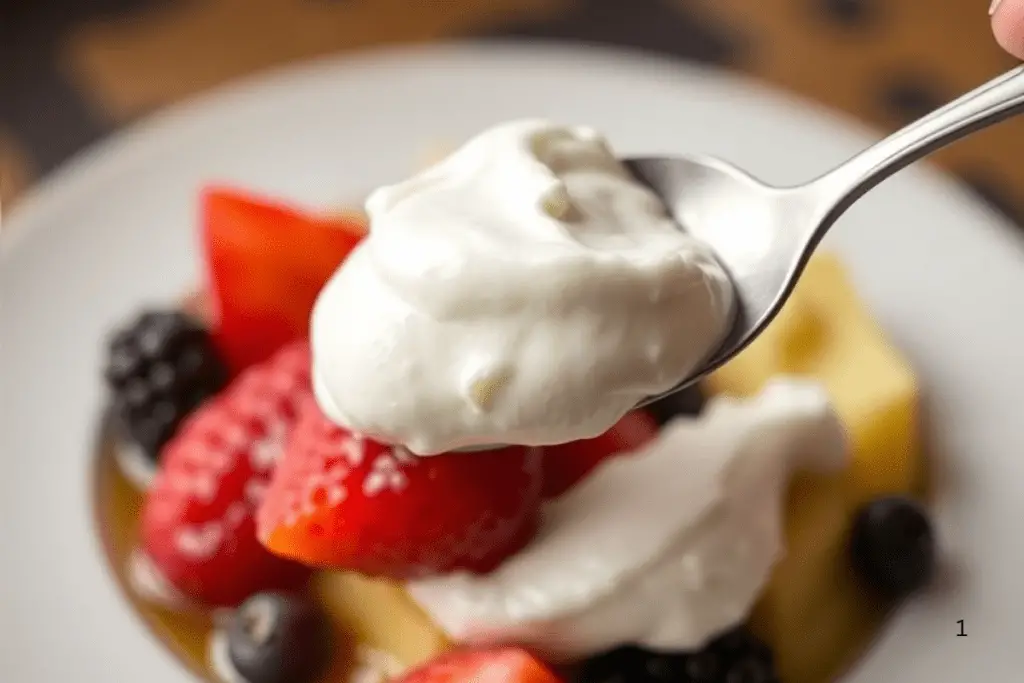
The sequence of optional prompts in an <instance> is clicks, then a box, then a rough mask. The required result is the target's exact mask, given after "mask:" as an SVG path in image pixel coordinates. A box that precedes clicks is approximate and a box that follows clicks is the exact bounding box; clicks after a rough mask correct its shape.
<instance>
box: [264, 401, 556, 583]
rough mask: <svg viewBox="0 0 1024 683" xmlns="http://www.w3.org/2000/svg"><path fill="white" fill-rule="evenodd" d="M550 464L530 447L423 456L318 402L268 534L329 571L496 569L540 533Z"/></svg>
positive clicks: (296, 442)
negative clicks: (345, 424)
mask: <svg viewBox="0 0 1024 683" xmlns="http://www.w3.org/2000/svg"><path fill="white" fill-rule="evenodd" d="M542 458H543V453H542V451H541V450H540V449H537V448H527V447H509V448H503V449H500V450H495V451H480V452H472V453H461V452H457V453H446V454H442V455H435V456H430V457H428V458H417V457H416V456H414V455H412V454H411V453H409V452H408V451H407V450H405V449H404V448H401V447H392V446H386V445H383V444H380V443H377V442H375V441H371V440H369V439H366V438H363V437H360V436H357V435H354V434H352V433H351V432H349V431H347V430H345V429H343V428H341V427H338V426H337V425H335V424H333V423H332V422H331V421H330V420H328V419H327V418H326V417H325V416H324V415H323V413H322V412H320V409H319V408H318V407H317V406H316V404H315V402H313V401H310V402H309V403H308V405H307V406H306V408H305V409H304V410H303V413H302V416H301V417H300V418H299V424H298V425H297V426H296V428H295V432H294V434H293V437H292V440H291V442H290V443H289V446H288V449H287V451H286V453H285V454H284V456H283V457H282V459H281V463H280V465H279V466H278V468H277V471H276V472H275V473H274V476H273V478H272V480H271V484H270V488H269V489H268V491H267V495H266V497H265V498H264V500H263V504H262V505H261V506H260V509H259V512H258V514H257V529H258V533H259V537H260V540H261V541H262V542H263V544H264V545H265V546H266V547H267V548H268V549H270V550H271V552H274V553H277V554H278V555H281V556H282V557H287V558H291V559H295V560H298V561H300V562H303V563H305V564H309V565H314V566H317V567H326V568H331V569H349V570H354V571H358V572H361V573H363V574H369V575H380V576H390V577H393V578H400V579H403V578H412V577H418V576H424V575H429V574H434V573H442V572H448V571H452V570H456V569H467V570H470V571H477V572H486V571H489V570H490V569H493V568H494V567H495V566H497V564H498V563H499V562H500V561H501V560H503V559H504V558H506V557H508V556H509V555H511V554H512V553H514V552H515V551H517V550H518V549H519V548H521V547H522V546H523V545H525V544H526V542H527V541H528V540H529V538H530V536H531V535H532V533H533V531H534V529H535V524H536V520H537V512H538V509H539V505H540V493H541V484H542V482H541V477H542V472H541V465H542Z"/></svg>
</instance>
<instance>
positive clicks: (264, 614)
mask: <svg viewBox="0 0 1024 683" xmlns="http://www.w3.org/2000/svg"><path fill="white" fill-rule="evenodd" d="M227 641H228V656H229V657H230V658H231V664H232V665H233V666H234V667H235V670H236V671H237V672H238V674H239V675H240V676H242V678H244V679H245V680H246V681H248V682H249V683H307V682H308V681H312V680H314V679H315V678H316V677H317V676H318V675H319V674H320V673H321V672H322V671H323V669H324V667H325V666H326V664H327V661H328V659H329V656H330V628H329V626H328V624H327V621H326V620H325V619H324V617H323V615H322V614H320V612H318V611H317V610H316V609H315V608H314V607H313V605H312V604H310V603H309V602H308V601H306V600H303V599H302V598H300V597H297V596H291V595H286V594H284V593H259V594H256V595H254V596H252V597H250V598H249V599H248V600H246V601H245V602H244V603H242V605H241V606H240V607H239V608H238V609H237V610H236V611H235V613H234V614H233V615H232V617H231V622H230V624H229V625H228V630H227Z"/></svg>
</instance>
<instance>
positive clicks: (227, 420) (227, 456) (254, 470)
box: [141, 341, 312, 606]
mask: <svg viewBox="0 0 1024 683" xmlns="http://www.w3.org/2000/svg"><path fill="white" fill-rule="evenodd" d="M309 368H310V354H309V345H308V344H307V343H306V342H305V341H300V342H295V343H293V344H292V345H289V346H287V347H285V348H283V349H281V350H280V351H278V352H277V354H275V355H274V356H273V357H272V358H271V359H270V360H268V361H266V362H264V363H263V364H261V365H258V366H254V367H252V368H250V369H249V370H247V371H246V372H244V373H242V375H240V376H239V377H238V378H237V379H236V380H235V381H234V382H232V383H231V384H230V385H229V386H228V387H227V388H226V389H225V390H224V391H223V392H221V393H220V394H218V395H217V396H216V397H214V398H213V399H212V400H210V401H208V402H207V403H205V404H204V405H202V406H201V407H200V408H199V409H198V410H197V411H196V412H195V413H193V415H192V416H191V417H190V418H189V419H188V420H187V421H186V422H185V423H184V424H183V425H182V427H181V428H180V429H179V431H178V433H177V434H176V435H175V437H174V438H173V439H172V440H171V441H170V442H169V443H168V444H167V445H166V446H165V448H164V452H163V455H162V458H161V465H160V469H159V471H158V472H157V475H156V477H155V479H154V481H153V486H152V487H151V489H150V490H149V492H148V494H147V497H146V501H145V504H144V507H143V510H142V521H141V545H142V548H141V550H142V553H143V554H144V557H145V558H146V560H148V562H149V564H150V565H151V566H152V567H153V568H155V569H156V571H157V572H158V573H159V575H160V576H161V578H162V579H164V580H165V581H166V582H167V583H169V584H170V585H171V586H173V587H174V588H175V589H177V591H179V592H180V593H182V594H183V595H184V596H185V597H187V598H189V599H191V600H192V601H195V602H199V603H202V604H206V605H213V606H230V605H236V604H238V603H239V602H241V601H242V600H244V599H245V598H246V597H248V596H249V595H251V594H253V593H255V592H258V591H263V590H274V589H286V588H292V587H295V586H297V585H298V583H300V582H301V581H302V580H303V579H304V578H305V576H306V574H307V570H306V569H305V568H304V567H302V566H300V565H297V564H294V563H291V562H287V561H285V560H283V559H281V558H278V557H275V556H273V555H271V554H270V553H268V552H267V551H266V550H264V549H263V547H262V546H261V545H260V544H259V542H258V541H257V540H256V529H255V521H254V515H255V510H256V506H257V504H258V503H259V501H260V499H261V498H262V495H263V492H264V491H265V490H266V487H267V485H268V483H269V480H270V474H271V472H272V471H273V469H274V466H275V463H276V460H277V456H278V455H279V453H280V452H281V451H282V450H283V442H284V440H285V439H286V438H288V436H289V434H290V432H291V430H292V428H293V427H294V424H295V418H296V415H297V410H298V405H299V404H300V403H302V402H303V401H304V400H305V399H307V398H309V397H311V396H312V389H311V386H310V374H309V373H310V370H309Z"/></svg>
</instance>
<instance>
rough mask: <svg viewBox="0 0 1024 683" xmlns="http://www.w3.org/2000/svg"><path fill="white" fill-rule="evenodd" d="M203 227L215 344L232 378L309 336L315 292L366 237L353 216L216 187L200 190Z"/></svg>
mask: <svg viewBox="0 0 1024 683" xmlns="http://www.w3.org/2000/svg"><path fill="white" fill-rule="evenodd" d="M202 229H203V245H204V248H205V252H206V254H205V255H206V268H207V273H206V276H207V279H208V289H209V293H210V306H211V312H212V314H213V316H214V339H215V340H216V342H217V344H218V346H219V348H220V351H221V353H222V355H223V357H224V359H225V361H226V362H227V363H228V366H229V368H230V369H231V370H232V372H235V373H237V372H239V371H241V370H242V369H244V368H246V367H248V366H250V365H253V364H254V363H259V362H260V361H262V360H265V359H266V358H268V357H269V356H270V355H271V354H272V353H273V352H274V351H276V350H277V349H278V348H280V347H281V346H283V345H284V344H286V343H288V342H290V341H293V340H295V339H300V338H304V337H306V336H307V335H308V334H309V315H310V312H311V311H312V309H313V303H314V301H315V300H316V297H317V294H319V292H320V289H321V288H322V287H323V286H324V284H325V283H326V282H327V279H328V278H329V277H330V276H331V274H332V273H334V271H335V270H336V269H337V268H338V266H339V265H340V264H341V262H342V261H344V260H345V258H346V257H347V256H348V255H349V253H350V252H351V251H352V249H353V248H355V246H356V244H358V243H359V240H360V239H361V238H362V236H363V235H364V234H365V232H366V226H365V225H364V224H363V223H362V222H361V221H360V220H359V219H358V218H357V217H355V216H354V215H333V216H314V215H311V214H306V213H303V212H301V211H299V210H297V209H293V208H290V207H287V206H284V205H282V204H277V203H274V202H270V201H267V200H264V199H259V198H256V197H252V196H248V195H245V194H242V193H239V192H236V191H233V190H226V189H218V188H212V189H207V190H206V191H204V192H203V195H202Z"/></svg>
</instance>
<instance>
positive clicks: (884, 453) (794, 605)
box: [706, 255, 924, 683]
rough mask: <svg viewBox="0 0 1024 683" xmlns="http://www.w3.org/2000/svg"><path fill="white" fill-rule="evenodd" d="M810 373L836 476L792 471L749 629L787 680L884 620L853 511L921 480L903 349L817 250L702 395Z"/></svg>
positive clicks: (845, 653)
mask: <svg viewBox="0 0 1024 683" xmlns="http://www.w3.org/2000/svg"><path fill="white" fill-rule="evenodd" d="M778 375H796V376H805V377H813V378H815V379H817V380H818V381H820V382H821V383H822V385H823V386H825V388H826V389H827V390H828V392H829V395H830V397H831V399H832V401H833V405H834V406H835V409H836V411H837V413H838V414H839V416H840V418H841V419H842V421H843V423H844V425H845V426H846V429H847V431H848V432H849V436H850V439H851V446H852V453H851V456H852V457H851V462H850V464H849V466H848V467H847V468H846V470H845V471H844V472H842V473H841V474H839V475H831V476H824V475H801V477H799V478H798V479H797V480H796V481H794V483H793V486H792V487H791V490H790V500H789V504H788V505H789V507H788V515H787V555H786V557H785V558H784V559H783V560H782V561H781V562H780V563H779V565H778V567H777V568H776V570H775V572H774V574H773V576H772V579H771V581H770V583H769V586H768V588H767V590H766V591H765V594H764V595H763V597H762V599H761V600H760V602H759V604H758V606H757V607H756V608H755V611H754V615H753V625H754V628H755V629H756V630H757V631H758V632H759V634H760V635H761V636H762V637H764V638H765V639H766V640H767V641H768V642H770V643H771V644H772V646H773V647H774V648H775V652H776V657H777V661H778V665H779V674H780V677H781V679H782V680H784V681H787V683H824V682H825V681H830V680H833V677H834V676H835V675H836V673H837V672H838V670H839V669H840V668H842V667H843V666H845V665H846V664H847V663H848V662H849V661H850V660H851V658H852V657H853V656H855V655H856V653H857V651H858V650H860V649H861V648H862V647H863V645H864V644H865V642H866V640H867V639H868V638H869V637H870V635H871V633H872V632H873V630H874V628H875V627H876V626H877V624H878V621H879V619H880V617H881V608H880V606H878V605H876V604H874V603H872V601H871V600H869V599H868V598H867V596H866V595H864V593H863V591H861V590H860V589H859V588H858V587H857V585H856V584H855V582H854V579H853V576H852V574H851V573H850V570H849V563H848V561H847V557H846V537H847V531H848V529H849V526H850V523H851V521H852V518H853V514H854V512H855V511H856V509H857V507H858V506H859V505H860V504H861V503H862V502H864V501H866V500H868V499H870V498H872V497H874V496H876V495H878V494H882V493H917V492H919V491H920V490H921V488H922V486H923V477H924V467H923V463H922V448H921V439H920V435H919V433H918V424H917V412H918V388H917V383H916V380H915V378H914V375H913V373H912V372H911V370H910V367H909V366H908V364H907V362H906V361H905V360H904V359H903V357H902V356H901V355H900V353H899V352H898V351H897V350H896V349H894V348H893V347H892V346H891V345H890V344H889V343H888V341H887V340H886V338H885V337H884V335H883V333H882V331H881V330H880V329H879V327H878V326H877V325H876V324H875V322H874V321H873V320H872V319H871V317H870V315H869V314H868V312H867V311H866V310H865V308H864V307H863V305H862V304H861V303H860V301H859V300H858V299H857V296H856V294H855V292H854V291H853V289H852V287H851V285H850V283H849V282H848V280H847V278H846V276H845V274H844V272H843V269H842V266H841V265H840V263H839V262H838V261H837V260H836V259H835V257H832V256H827V255H818V256H816V257H815V258H814V259H813V260H812V261H811V263H810V265H809V267H808V268H807V271H806V273H805V274H804V276H803V278H802V279H801V281H800V283H799V284H798V286H797V288H796V291H795V292H794V294H793V297H792V299H791V300H790V301H789V302H788V303H787V304H786V307H785V308H784V310H783V311H782V312H781V313H780V315H779V317H778V318H777V319H776V320H775V321H773V322H772V324H771V325H770V326H769V328H768V329H767V330H766V331H765V333H764V334H763V335H762V336H761V337H760V338H758V340H757V341H756V342H754V343H753V344H752V345H751V346H750V347H749V348H748V349H746V350H744V352H743V353H742V354H740V355H739V356H738V357H737V358H736V359H734V360H733V361H731V362H730V363H729V364H728V365H726V366H725V367H723V368H722V369H721V370H719V371H718V372H717V373H715V374H714V375H713V376H711V377H710V378H709V379H708V381H707V384H706V387H707V389H708V391H709V393H711V394H728V395H734V396H750V395H753V394H755V393H757V392H758V391H759V390H760V388H761V386H762V385H763V384H764V382H765V381H766V380H768V379H769V378H770V377H773V376H778Z"/></svg>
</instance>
